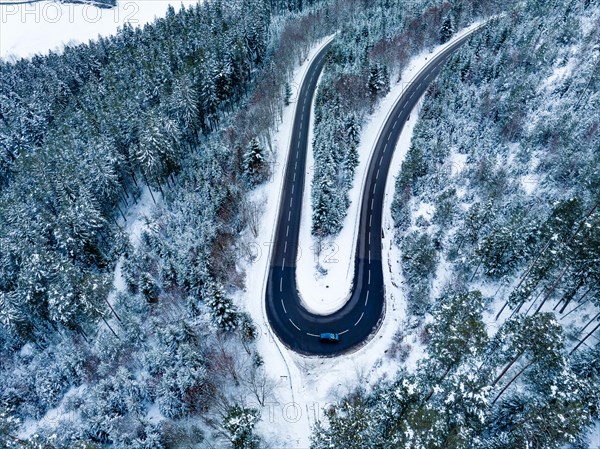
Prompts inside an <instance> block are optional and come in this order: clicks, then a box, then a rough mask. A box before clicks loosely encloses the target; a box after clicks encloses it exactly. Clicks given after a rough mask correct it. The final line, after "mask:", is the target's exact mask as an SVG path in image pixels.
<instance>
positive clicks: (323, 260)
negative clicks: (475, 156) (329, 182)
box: [283, 22, 481, 315]
mask: <svg viewBox="0 0 600 449" xmlns="http://www.w3.org/2000/svg"><path fill="white" fill-rule="evenodd" d="M480 25H481V22H476V23H474V24H473V25H471V26H470V27H468V28H465V29H464V30H462V31H461V32H460V33H457V34H456V36H455V37H454V38H453V39H452V40H451V41H449V42H447V43H446V44H444V45H440V46H438V47H435V48H434V49H433V50H431V51H425V52H423V53H421V54H420V55H418V56H416V57H415V58H414V59H413V60H412V61H411V62H410V64H409V65H408V67H407V68H406V70H404V72H403V73H402V77H401V81H400V82H398V83H396V84H395V85H393V86H392V88H391V90H390V92H389V93H388V95H387V96H386V97H385V98H384V99H382V101H381V102H380V104H379V106H378V109H377V111H376V112H375V113H374V114H372V115H371V116H370V118H369V121H368V122H367V124H366V125H365V126H364V127H363V131H362V133H361V143H360V145H359V147H358V154H359V166H358V167H357V169H356V175H355V180H354V184H353V187H352V189H351V190H350V193H349V195H350V201H351V203H350V207H349V209H348V214H347V215H346V218H345V220H344V227H343V229H342V231H341V232H340V233H339V234H338V235H337V236H334V237H332V238H328V239H326V240H324V241H323V243H322V251H321V254H320V256H319V257H318V259H317V258H316V253H315V250H314V249H315V244H316V241H315V240H314V239H313V237H312V236H311V233H310V227H311V217H312V206H311V202H310V186H311V183H312V179H313V170H312V167H313V166H314V159H313V154H312V145H309V150H308V154H307V162H306V166H307V171H306V182H305V190H304V198H303V214H302V220H301V224H300V242H299V247H300V251H299V254H300V257H299V259H298V261H297V270H296V276H297V280H298V289H299V291H300V296H301V298H302V300H303V303H304V305H305V306H306V308H307V309H308V310H310V311H311V312H313V313H317V314H322V315H328V314H330V313H333V312H335V311H336V310H339V309H340V308H341V307H342V306H343V305H344V304H345V303H346V301H347V300H348V299H349V296H350V289H351V288H352V280H353V279H352V277H353V274H354V271H353V269H352V268H353V267H354V255H355V252H354V250H355V248H356V236H357V235H358V225H359V223H358V219H359V214H360V210H359V206H360V196H361V194H362V191H363V188H364V183H365V182H366V173H367V167H368V164H369V160H370V157H371V154H372V152H373V148H374V147H375V143H376V140H377V136H378V135H379V133H380V131H381V127H382V126H383V123H384V122H385V119H386V117H387V116H388V115H389V114H390V113H391V111H392V109H393V107H394V105H395V104H396V102H397V101H398V99H399V97H400V95H401V94H402V92H403V91H404V90H405V89H406V88H407V87H408V86H409V85H410V83H411V80H412V79H413V78H414V77H415V76H416V75H417V74H418V73H419V72H420V71H421V70H422V69H423V67H424V66H425V64H426V63H427V60H428V59H429V60H431V58H432V57H434V56H435V55H437V54H438V53H439V52H441V51H443V50H444V49H445V48H446V47H448V46H449V45H452V43H453V42H455V41H456V40H457V39H460V38H461V37H462V36H464V35H465V34H468V33H470V32H472V31H473V30H474V29H475V28H477V27H478V26H480ZM411 118H413V117H411ZM310 123H311V129H310V136H312V132H313V130H312V128H313V123H314V121H313V120H312V119H311V122H310ZM283 126H285V122H284V125H283ZM309 142H312V138H311V139H310V140H309ZM409 144H410V141H408V142H407V143H406V147H407V148H406V149H408V145H409ZM457 162H458V161H457ZM458 163H459V162H458ZM463 165H464V164H463ZM398 171H399V166H398V169H394V168H392V169H391V170H390V172H389V173H390V176H389V178H388V180H387V185H388V186H389V185H393V181H394V180H393V178H394V177H395V176H396V174H397V173H398ZM392 195H393V187H392V190H391V193H390V197H391V196H392ZM389 200H390V201H391V198H390V199H389ZM390 204H391V203H390ZM386 210H389V205H388V206H386ZM392 228H393V226H392V224H391V222H390V223H389V225H387V226H386V227H385V228H384V233H385V232H386V230H390V229H392ZM386 237H387V236H386ZM317 266H320V267H321V268H324V269H325V271H326V274H323V273H324V271H323V270H318V269H317Z"/></svg>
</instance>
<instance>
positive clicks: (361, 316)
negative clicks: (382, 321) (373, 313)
mask: <svg viewBox="0 0 600 449" xmlns="http://www.w3.org/2000/svg"><path fill="white" fill-rule="evenodd" d="M364 315H365V312H363V313H361V314H360V318H359V319H358V321H357V322H356V323H354V326H356V325H357V324H358V323H360V320H362V318H363V316H364Z"/></svg>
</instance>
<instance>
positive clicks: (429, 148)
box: [313, 0, 600, 449]
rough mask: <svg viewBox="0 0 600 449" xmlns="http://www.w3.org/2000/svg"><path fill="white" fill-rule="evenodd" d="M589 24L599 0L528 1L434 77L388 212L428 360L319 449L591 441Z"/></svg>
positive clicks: (592, 118) (597, 104)
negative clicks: (391, 215) (575, 2)
mask: <svg viewBox="0 0 600 449" xmlns="http://www.w3.org/2000/svg"><path fill="white" fill-rule="evenodd" d="M599 31H600V8H599V5H598V4H597V3H593V2H581V3H577V4H574V3H573V2H570V1H557V2H552V4H551V5H550V4H548V3H547V2H540V1H536V0H530V1H527V2H523V4H518V5H517V6H516V7H515V8H514V9H513V10H509V11H507V12H506V14H505V15H504V16H503V17H501V18H497V19H495V20H493V21H492V23H491V24H489V25H488V26H487V27H486V28H485V29H484V30H483V31H481V32H480V33H477V34H475V35H474V36H473V38H472V39H471V40H470V42H469V43H468V44H467V45H466V46H465V47H464V48H462V49H461V50H460V51H459V52H458V53H457V54H456V56H454V57H452V58H451V60H450V61H449V63H448V64H447V65H446V67H445V69H444V70H443V72H442V74H441V76H440V77H439V78H438V80H436V81H435V82H434V83H433V85H432V86H431V87H430V89H429V91H428V94H427V96H426V97H425V100H424V103H423V106H422V109H421V112H420V121H419V122H418V124H417V126H416V128H415V131H414V134H413V140H412V143H411V146H410V149H409V151H408V153H407V155H406V158H405V160H404V162H403V164H402V168H401V171H400V173H399V174H398V176H397V178H396V186H395V187H396V191H395V198H394V203H393V208H392V214H393V217H394V220H395V224H396V242H397V244H398V245H399V247H400V250H401V251H400V255H401V261H400V262H401V268H402V272H403V276H404V279H405V292H406V299H407V306H408V311H409V315H410V316H409V319H412V320H413V322H412V327H413V329H414V330H413V332H414V333H417V332H418V333H419V334H420V336H419V339H420V341H421V343H422V344H424V345H425V347H426V356H425V357H424V358H423V359H422V360H421V361H420V362H419V363H418V365H417V366H416V367H414V368H412V369H407V368H405V367H402V368H400V369H399V370H398V372H397V374H396V375H395V377H393V378H390V379H384V380H382V381H381V382H380V383H379V384H378V385H377V387H375V388H374V389H373V390H370V391H366V390H364V389H361V388H357V390H356V391H355V392H354V393H353V394H351V395H349V396H348V397H347V399H346V400H345V401H344V402H343V403H342V404H340V405H338V406H337V407H331V408H330V409H329V410H328V412H327V413H328V419H327V420H326V421H327V424H326V425H325V426H323V427H322V428H319V429H317V430H316V431H315V434H314V444H313V448H314V449H321V448H334V447H352V448H370V447H373V448H375V447H411V448H413V447H414V448H433V447H435V448H445V447H454V448H479V447H481V448H525V447H537V448H564V447H570V448H584V447H597V444H598V441H596V440H597V438H598V437H597V433H594V435H595V437H593V440H592V439H588V437H587V434H588V432H589V429H590V428H593V427H594V420H598V404H599V403H598V401H599V399H600V395H599V391H600V389H599V386H600V384H599V374H600V371H599V356H600V352H599V348H598V339H597V338H598V336H597V334H596V335H595V334H594V331H596V330H598V326H599V324H598V316H599V312H600V296H599V292H600V290H599V289H598V281H599V279H600V278H599V276H600V270H599V263H598V261H599V260H600V252H599V251H600V210H599V209H598V205H599V204H598V202H599V201H600V196H599V193H600V189H599V184H598V182H599V178H598V176H599V172H598V169H599V167H600V159H599V157H600V151H599V149H600V132H599V128H598V125H599V123H600V122H599V120H600V115H599V114H598V111H599V110H600V109H599V108H600V96H599V95H598V92H599V87H600V84H599V83H600V77H599V75H600V73H599V70H598V67H599V66H600V64H599V63H600V51H599V50H600V47H599V42H600V40H599V39H600V35H599ZM408 337H409V336H408V335H401V334H400V335H398V347H399V350H398V351H397V354H398V357H399V358H400V361H402V360H404V359H405V358H406V357H407V356H408V353H409V352H410V350H411V348H410V339H409V338H408ZM401 366H402V364H401Z"/></svg>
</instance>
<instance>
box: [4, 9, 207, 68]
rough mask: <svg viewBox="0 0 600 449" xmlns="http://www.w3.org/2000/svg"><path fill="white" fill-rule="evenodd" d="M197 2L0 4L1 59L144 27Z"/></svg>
mask: <svg viewBox="0 0 600 449" xmlns="http://www.w3.org/2000/svg"><path fill="white" fill-rule="evenodd" d="M196 3H197V0H118V1H117V6H116V7H115V8H110V9H108V8H98V7H96V6H93V5H89V4H88V5H86V4H72V3H59V2H53V1H42V2H37V3H31V4H22V5H10V4H5V5H3V4H2V0H0V58H2V59H6V60H9V61H10V60H14V59H16V58H25V57H30V56H33V55H34V54H36V53H39V54H47V53H48V52H49V51H61V50H62V49H63V48H64V46H65V45H67V44H77V43H81V42H88V41H89V40H90V39H96V38H97V37H98V35H101V36H108V35H111V34H115V33H116V31H117V28H119V27H121V26H123V25H124V24H125V23H130V24H131V25H132V26H134V27H135V26H143V25H144V24H146V23H149V22H152V21H153V20H154V19H155V18H156V17H161V16H164V15H165V13H166V12H167V7H168V5H169V4H171V5H173V7H174V8H175V9H176V10H177V9H179V8H180V6H181V5H185V6H189V5H194V4H196Z"/></svg>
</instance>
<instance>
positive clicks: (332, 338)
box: [319, 332, 340, 343]
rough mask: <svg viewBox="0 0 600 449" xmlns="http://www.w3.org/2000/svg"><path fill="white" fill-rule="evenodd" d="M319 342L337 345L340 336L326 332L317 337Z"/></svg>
mask: <svg viewBox="0 0 600 449" xmlns="http://www.w3.org/2000/svg"><path fill="white" fill-rule="evenodd" d="M319 340H321V341H324V342H330V343H337V342H338V341H340V335H339V334H333V333H330V332H326V333H323V334H321V335H319Z"/></svg>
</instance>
